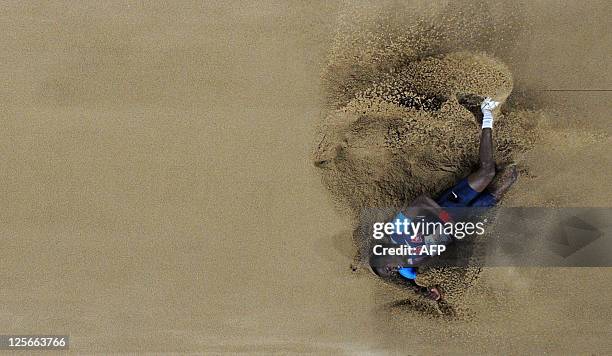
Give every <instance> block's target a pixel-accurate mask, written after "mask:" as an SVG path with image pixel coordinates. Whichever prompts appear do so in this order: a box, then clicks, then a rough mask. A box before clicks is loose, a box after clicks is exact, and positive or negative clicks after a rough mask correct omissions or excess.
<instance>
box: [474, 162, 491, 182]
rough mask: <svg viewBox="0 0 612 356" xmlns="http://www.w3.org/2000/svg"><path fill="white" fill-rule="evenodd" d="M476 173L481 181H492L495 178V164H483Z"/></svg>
mask: <svg viewBox="0 0 612 356" xmlns="http://www.w3.org/2000/svg"><path fill="white" fill-rule="evenodd" d="M478 173H479V174H480V175H481V176H482V178H483V179H489V180H493V178H495V163H485V164H482V165H481V166H480V169H478Z"/></svg>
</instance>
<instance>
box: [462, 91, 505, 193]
mask: <svg viewBox="0 0 612 356" xmlns="http://www.w3.org/2000/svg"><path fill="white" fill-rule="evenodd" d="M497 105H499V103H498V102H495V101H493V100H491V99H490V98H486V99H485V100H484V101H483V102H482V104H481V105H480V108H481V110H482V114H483V119H482V131H481V132H480V148H479V151H478V155H479V157H480V166H479V167H478V170H476V172H473V173H472V174H470V175H469V176H468V184H469V185H470V187H471V188H472V189H474V190H475V191H477V192H482V191H483V190H485V188H486V187H487V186H488V185H489V183H491V181H492V180H493V177H495V161H494V160H493V109H494V108H495V107H497Z"/></svg>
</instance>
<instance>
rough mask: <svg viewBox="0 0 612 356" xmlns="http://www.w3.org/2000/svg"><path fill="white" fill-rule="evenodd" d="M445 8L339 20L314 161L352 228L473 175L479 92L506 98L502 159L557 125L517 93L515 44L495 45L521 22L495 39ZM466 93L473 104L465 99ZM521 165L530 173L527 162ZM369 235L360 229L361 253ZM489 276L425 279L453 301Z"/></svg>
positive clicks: (507, 24)
mask: <svg viewBox="0 0 612 356" xmlns="http://www.w3.org/2000/svg"><path fill="white" fill-rule="evenodd" d="M398 9H399V10H398ZM378 10H379V11H382V12H383V13H386V12H387V11H388V12H391V10H390V9H388V8H387V9H382V8H379V9H378ZM394 10H396V11H400V12H401V11H402V10H406V9H403V8H402V7H401V6H398V8H394ZM428 11H430V12H428ZM439 11H440V10H439V9H426V10H424V13H422V14H420V15H419V14H417V15H415V14H414V13H410V14H405V15H406V17H404V20H403V22H402V21H400V20H399V19H398V17H397V16H394V15H389V14H388V13H387V15H389V16H390V17H387V18H385V17H384V16H382V17H378V18H379V19H382V18H384V19H385V20H380V21H383V22H384V25H382V24H381V23H379V22H377V21H376V20H373V19H372V18H374V17H376V16H381V15H380V13H377V12H376V11H373V10H372V9H368V10H367V11H363V12H362V13H360V14H361V15H362V16H355V18H356V20H355V19H354V18H352V17H349V16H347V17H344V18H342V21H341V22H340V28H339V31H338V36H337V38H336V42H335V45H334V46H333V47H332V49H331V54H330V59H329V63H328V66H327V68H326V71H325V72H324V75H323V78H324V87H325V89H326V103H327V107H328V114H327V115H326V116H325V117H324V118H323V119H322V120H321V122H320V123H319V125H318V136H317V138H316V142H315V149H314V154H313V160H314V163H315V165H316V166H317V167H318V168H319V173H320V175H321V177H322V181H323V184H324V185H325V187H326V188H327V189H328V191H329V193H330V194H331V196H332V197H333V200H334V202H335V205H336V206H337V208H338V209H339V210H340V211H342V212H344V213H345V215H346V216H347V217H348V218H349V220H350V221H352V223H353V224H355V221H356V219H357V218H358V216H359V214H360V213H361V212H362V211H363V209H369V208H388V207H393V208H398V207H401V206H403V205H405V204H406V203H407V202H409V201H411V200H412V199H414V198H415V197H416V196H418V195H420V194H428V195H430V196H436V195H437V194H439V193H440V192H441V191H443V190H445V189H447V188H448V187H450V186H451V185H452V184H454V182H456V181H457V180H458V179H460V178H462V177H464V176H466V175H467V174H468V173H469V172H470V171H471V170H473V169H474V168H475V166H476V165H477V161H478V139H479V124H478V122H477V119H476V118H475V116H474V115H473V114H472V112H474V111H478V110H477V109H478V108H477V106H476V110H474V107H473V106H474V105H473V104H476V105H477V104H478V102H479V101H480V100H481V99H479V98H482V97H484V96H491V97H493V98H495V99H497V100H499V101H506V103H505V104H504V105H503V106H502V107H501V110H500V111H499V112H497V114H496V124H495V128H494V141H495V148H496V150H495V159H496V161H497V163H499V164H505V163H509V162H516V161H517V160H520V157H523V156H524V155H525V154H526V152H528V151H529V150H530V149H532V148H533V147H534V145H536V144H537V142H538V140H539V139H541V137H542V135H543V133H544V130H543V128H546V129H547V130H550V128H551V127H550V120H551V119H550V116H549V115H547V113H546V112H545V111H543V110H540V109H539V108H538V107H537V106H535V107H534V105H532V103H531V102H529V103H528V102H527V101H525V100H524V99H525V97H524V95H521V94H522V93H523V92H524V90H525V88H521V87H519V88H515V89H516V90H515V92H514V94H513V82H514V80H513V74H512V71H511V70H510V68H509V66H508V65H507V64H506V63H504V61H503V59H501V58H498V57H497V56H495V53H497V54H499V55H500V56H502V57H505V58H506V59H507V60H512V58H513V57H512V55H511V54H510V53H511V52H512V51H511V50H508V48H505V50H504V51H502V50H500V49H499V48H498V49H495V48H491V47H490V46H489V47H488V46H487V43H496V44H498V43H500V42H503V41H502V40H501V39H502V37H503V36H504V35H507V34H508V33H509V32H512V31H517V29H516V27H515V26H513V23H512V19H511V18H510V19H503V18H501V17H497V18H496V17H493V18H492V20H491V21H492V22H495V21H496V19H498V20H499V21H500V25H499V26H498V27H497V30H498V31H497V32H495V31H490V30H489V31H487V32H486V34H485V33H483V32H482V30H483V29H482V28H476V27H470V24H469V22H468V23H465V22H461V23H457V22H455V21H457V18H456V17H453V16H450V19H448V21H446V20H447V19H446V18H445V17H444V16H446V15H448V14H447V13H446V12H445V11H449V9H448V8H446V9H445V10H444V11H442V12H439ZM374 13H376V15H372V14H374ZM363 14H366V15H363ZM432 14H434V15H432ZM354 15H355V14H354V13H351V16H354ZM368 15H371V16H373V17H372V18H370V17H368ZM364 16H365V19H364ZM432 19H437V20H436V21H433V22H429V21H432ZM440 19H442V20H443V21H442V23H443V24H442V25H440V22H439V21H438V20H440ZM360 21H362V22H360ZM356 23H358V24H356ZM428 25H430V26H428ZM462 35H463V36H465V37H463V38H462V37H461V36H462ZM475 38H478V39H479V40H474V39H475ZM347 44H351V45H350V46H348V45H347ZM456 49H458V50H457V51H455V50H456ZM466 49H469V50H466ZM485 49H486V50H487V51H485ZM491 52H493V54H491ZM514 63H516V61H514ZM466 97H469V98H470V100H471V101H472V102H471V104H472V107H470V105H462V104H465V98H466ZM468 109H470V110H468ZM471 111H472V112H471ZM559 130H560V129H556V131H555V132H557V131H559ZM549 135H550V133H549ZM573 136H574V137H578V136H579V135H578V136H577V135H573ZM519 170H520V171H521V172H522V174H523V176H527V177H528V176H529V169H528V167H526V166H525V165H521V164H519ZM502 204H503V203H502ZM363 238H364V237H361V236H359V234H358V233H357V232H356V233H355V234H354V240H355V243H356V245H357V249H359V248H360V245H361V243H362V241H361V240H362V239H363ZM479 272H480V269H478V268H468V269H462V268H447V269H430V270H428V271H427V272H426V273H424V274H421V275H419V279H418V280H417V281H418V282H419V283H420V284H422V285H436V284H437V285H441V286H442V287H443V288H444V289H445V290H446V291H447V300H448V302H449V303H450V304H451V307H452V308H454V306H459V305H460V304H461V298H462V296H463V294H464V292H465V291H466V290H467V289H468V288H469V287H470V286H472V285H473V282H474V281H475V279H476V278H477V276H478V274H479ZM452 305H454V306H452Z"/></svg>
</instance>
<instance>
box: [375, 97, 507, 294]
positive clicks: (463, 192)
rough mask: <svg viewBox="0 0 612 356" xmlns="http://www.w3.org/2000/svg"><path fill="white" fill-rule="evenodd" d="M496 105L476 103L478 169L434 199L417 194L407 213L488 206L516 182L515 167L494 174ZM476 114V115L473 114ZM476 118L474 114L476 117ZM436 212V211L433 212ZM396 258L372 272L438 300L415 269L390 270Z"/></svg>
mask: <svg viewBox="0 0 612 356" xmlns="http://www.w3.org/2000/svg"><path fill="white" fill-rule="evenodd" d="M498 105H499V102H496V101H493V100H492V99H491V98H486V99H485V100H484V101H483V102H482V103H481V104H480V111H481V112H482V130H481V133H480V148H479V158H480V161H479V167H478V169H477V170H476V171H475V172H472V173H471V174H470V175H468V176H467V177H466V178H464V179H462V180H460V181H459V182H458V183H457V184H456V185H455V186H453V187H452V188H450V189H448V190H447V191H445V192H444V193H442V194H441V195H440V196H439V197H438V199H436V200H433V199H432V198H430V197H428V196H426V195H421V196H419V197H418V198H416V199H415V200H414V201H413V202H411V203H410V205H409V207H408V208H407V210H411V209H412V210H423V209H424V210H431V211H436V210H437V209H440V208H465V207H492V206H495V204H497V202H498V201H499V200H500V199H501V197H502V195H503V194H504V192H505V191H506V190H507V189H508V188H510V186H511V185H512V184H513V183H514V182H515V181H516V179H517V176H518V174H517V171H516V167H515V166H510V167H508V168H507V169H504V170H501V171H500V172H496V167H495V161H494V160H493V138H492V131H493V110H494V109H495V108H496V107H497V106H498ZM475 114H477V113H475ZM478 116H479V115H477V118H478ZM437 211H439V210H437ZM396 260H397V258H392V259H390V260H389V263H388V264H387V265H386V266H384V267H375V266H372V270H373V271H374V273H376V274H377V275H378V276H381V277H397V275H398V274H399V275H400V276H401V277H403V278H400V279H399V280H401V281H403V282H404V283H403V284H405V285H406V286H408V287H410V288H411V289H413V290H414V291H416V292H418V293H420V294H422V295H424V296H426V297H427V298H429V299H433V300H436V301H438V300H440V299H441V298H442V292H441V290H440V289H439V288H437V287H433V288H426V287H421V286H419V285H418V284H417V283H416V281H415V280H416V274H417V273H416V268H414V267H403V268H397V267H395V268H394V267H391V266H394V265H395V266H397V264H396V263H394V262H397V261H396Z"/></svg>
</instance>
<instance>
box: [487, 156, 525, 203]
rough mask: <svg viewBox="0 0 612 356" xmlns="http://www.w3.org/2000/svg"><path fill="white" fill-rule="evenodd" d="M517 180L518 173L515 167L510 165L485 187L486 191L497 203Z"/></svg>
mask: <svg viewBox="0 0 612 356" xmlns="http://www.w3.org/2000/svg"><path fill="white" fill-rule="evenodd" d="M517 179H518V171H517V169H516V166H515V165H510V166H508V167H505V168H503V169H502V170H501V171H500V172H499V173H497V174H496V175H495V178H494V179H493V182H492V183H491V184H490V185H489V187H487V190H488V191H489V192H490V193H491V194H492V195H493V196H494V197H495V199H497V200H498V201H499V200H500V199H501V198H502V196H503V195H504V193H505V192H506V191H507V190H508V189H509V188H510V187H511V186H512V184H514V182H516V180H517Z"/></svg>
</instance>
